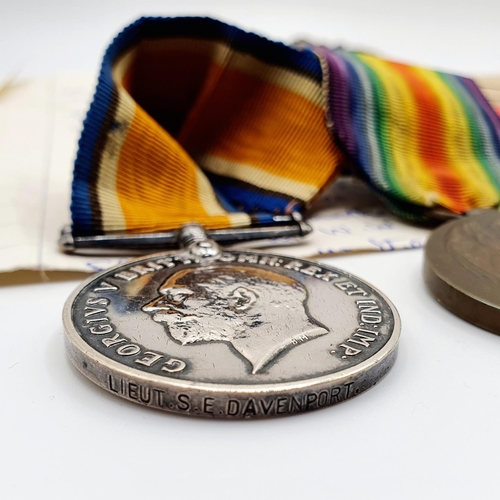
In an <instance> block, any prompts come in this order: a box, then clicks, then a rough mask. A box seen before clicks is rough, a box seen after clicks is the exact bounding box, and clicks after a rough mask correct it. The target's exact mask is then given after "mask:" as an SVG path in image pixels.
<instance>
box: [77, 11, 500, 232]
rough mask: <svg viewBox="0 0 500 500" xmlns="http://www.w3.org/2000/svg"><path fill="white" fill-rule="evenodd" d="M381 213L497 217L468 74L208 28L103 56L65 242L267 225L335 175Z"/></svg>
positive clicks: (498, 192)
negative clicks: (433, 211)
mask: <svg viewBox="0 0 500 500" xmlns="http://www.w3.org/2000/svg"><path fill="white" fill-rule="evenodd" d="M347 168H349V169H350V171H351V172H352V173H353V174H355V175H358V176H360V177H361V178H363V179H364V180H365V181H366V182H367V183H368V184H369V185H370V186H371V187H372V188H374V189H375V190H376V191H377V192H378V193H379V194H380V195H381V196H382V197H383V198H384V199H385V200H386V202H387V203H388V205H389V207H390V208H392V209H393V210H395V211H397V212H398V213H401V214H403V215H405V216H410V217H413V218H415V219H421V218H424V217H426V214H427V209H428V208H431V207H442V208H445V209H447V210H450V211H452V212H455V213H463V212H465V211H467V210H470V209H471V208H477V207H492V206H496V205H498V203H499V197H500V119H499V118H498V116H497V115H496V114H495V112H494V111H493V109H492V108H491V106H490V105H489V104H488V102H487V101H486V99H485V98H484V97H483V96H482V94H481V92H480V91H479V89H478V87H477V86H476V84H475V83H474V82H473V81H472V80H470V79H467V78H463V77H458V76H453V75H449V74H444V73H441V72H437V71H430V70H426V69H422V68H417V67H413V66H407V65H403V64H398V63H394V62H389V61H385V60H382V59H379V58H377V57H374V56H372V55H368V54H361V53H353V52H346V51H343V50H329V49H326V48H324V47H307V46H305V47H304V46H300V47H299V46H297V47H295V46H292V47H290V46H286V45H284V44H282V43H279V42H273V41H269V40H267V39H265V38H262V37H259V36H257V35H255V34H252V33H246V32H244V31H242V30H240V29H238V28H235V27H232V26H229V25H227V24H224V23H222V22H219V21H216V20H212V19H206V18H173V19H161V18H142V19H139V20H138V21H136V22H135V23H133V24H132V25H131V26H129V27H128V28H126V29H125V30H124V31H123V32H122V33H120V34H119V35H118V36H117V37H116V39H115V40H114V41H113V42H112V44H111V45H110V46H109V48H108V50H107V52H106V54H105V56H104V60H103V64H102V68H101V73H100V76H99V82H98V85H97V89H96V93H95V97H94V101H93V103H92V105H91V108H90V110H89V112H88V115H87V118H86V120H85V122H84V129H83V132H82V136H81V139H80V143H79V151H78V155H77V159H76V162H75V171H74V180H73V195H72V205H71V209H72V217H73V232H74V233H75V234H100V233H108V232H114V231H119V232H136V233H137V232H152V231H162V230H169V229H174V228H178V227H179V226H181V225H182V224H185V223H188V222H193V221H196V222H198V223H200V224H202V225H203V226H205V227H206V228H209V229H211V228H225V227H241V226H247V225H250V224H253V223H261V224H265V223H267V222H270V221H271V219H272V216H273V215H276V214H287V213H291V212H293V211H296V210H299V211H300V210H303V209H304V208H305V207H306V206H307V205H308V203H309V202H310V201H311V200H312V199H314V198H315V197H316V196H318V194H319V193H320V192H321V190H322V189H323V188H324V187H325V186H327V185H328V184H329V183H330V182H332V180H334V179H335V177H336V176H337V175H339V174H340V173H341V172H342V171H345V169H347Z"/></svg>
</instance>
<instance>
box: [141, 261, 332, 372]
mask: <svg viewBox="0 0 500 500" xmlns="http://www.w3.org/2000/svg"><path fill="white" fill-rule="evenodd" d="M158 294H159V295H158V297H156V298H155V299H153V300H152V301H151V302H149V303H147V304H146V305H144V306H143V307H142V310H143V311H144V312H146V313H148V314H150V315H151V316H152V318H153V320H154V321H156V322H157V323H161V324H163V326H164V327H165V329H166V331H167V333H168V334H169V335H170V337H171V338H172V339H173V340H174V341H176V342H178V343H180V344H181V345H183V346H187V345H192V344H198V343H207V342H225V343H227V344H229V345H230V346H231V347H232V348H233V349H234V350H235V351H236V353H237V354H238V355H239V356H241V357H242V358H243V359H244V360H246V361H247V362H248V363H250V365H251V373H253V374H256V373H259V372H260V371H262V370H263V369H264V368H265V367H266V366H267V365H268V364H269V363H271V362H272V361H275V360H277V359H278V358H279V357H280V356H284V355H286V352H288V351H289V350H290V349H293V348H294V347H296V346H298V345H300V344H303V343H304V342H308V341H311V340H313V339H315V338H317V337H320V336H322V335H326V334H327V333H328V332H329V330H328V329H327V328H326V327H325V326H324V325H322V324H321V323H320V322H318V321H317V320H315V319H314V318H312V317H311V315H310V313H309V311H308V307H307V300H308V295H307V290H306V288H305V287H304V285H302V284H301V283H300V282H298V281H297V280H295V279H293V278H291V277H289V276H286V275H283V274H279V273H276V272H274V271H271V270H267V269H259V268H253V267H246V266H219V267H217V266H214V267H208V268H187V269H183V270H180V271H177V272H176V273H174V274H172V275H171V276H170V277H168V278H167V279H166V281H165V282H164V283H163V284H162V285H161V286H160V288H159V289H158Z"/></svg>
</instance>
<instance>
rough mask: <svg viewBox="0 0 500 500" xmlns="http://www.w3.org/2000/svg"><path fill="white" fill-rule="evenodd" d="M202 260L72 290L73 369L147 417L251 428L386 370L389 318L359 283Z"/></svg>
mask: <svg viewBox="0 0 500 500" xmlns="http://www.w3.org/2000/svg"><path fill="white" fill-rule="evenodd" d="M208 245H210V243H208ZM200 248H201V247H200ZM204 249H205V250H206V248H204ZM198 250H199V249H198ZM208 253H210V252H208ZM200 255H201V254H200V253H198V254H196V253H190V252H189V251H188V250H185V251H180V252H175V253H170V254H161V255H153V256H149V257H146V258H142V259H138V260H136V261H132V262H129V263H127V264H125V265H120V266H118V267H115V268H113V269H110V270H108V271H105V272H104V273H101V274H100V275H98V276H96V277H93V278H91V279H90V280H88V281H87V282H86V283H84V284H83V285H81V286H80V287H79V288H78V289H77V290H76V291H75V293H74V294H73V296H72V297H70V298H69V299H68V301H67V303H66V306H65V311H64V325H65V331H66V340H67V347H68V352H69V355H70V358H71V360H72V361H73V363H74V364H75V366H76V367H77V368H78V369H79V370H80V371H81V372H82V373H83V374H84V375H85V376H86V377H88V378H89V379H90V380H92V381H93V382H95V383H96V384H97V385H99V386H101V387H102V388H104V389H106V390H108V391H110V392H112V393H113V394H115V395H117V396H120V397H123V398H126V399H128V400H130V401H133V402H135V403H139V404H143V405H145V406H149V407H152V408H159V409H162V410H167V411H173V412H177V413H182V414H186V415H196V416H206V417H218V418H259V417H270V416H279V415H286V414H293V413H298V412H303V411H309V410H316V409H319V408H323V407H327V406H331V405H333V404H336V403H340V402H342V401H345V400H346V399H349V398H351V397H353V396H356V395H357V394H360V393H361V392H363V391H365V390H366V389H368V388H370V387H371V386H373V385H374V384H376V383H377V382H378V381H379V380H380V379H381V378H382V377H383V376H384V375H385V374H386V373H387V371H388V370H389V369H390V367H391V366H392V364H393V363H394V360H395V357H396V347H397V342H398V338H399V331H400V323H399V317H398V314H397V312H396V310H395V308H394V306H392V304H391V303H390V302H389V301H388V300H387V299H386V298H385V297H384V296H383V294H381V293H380V292H379V291H377V290H376V289H374V288H373V287H372V286H370V285H369V284H367V283H365V282H364V281H362V280H360V279H359V278H356V277H355V276H352V275H349V274H347V273H345V272H343V271H341V270H339V269H334V268H331V267H328V266H324V265H321V264H317V263H312V262H307V261H302V260H297V259H292V258H288V257H283V256H276V255H269V254H263V253H262V254H261V253H253V252H236V251H220V252H219V251H217V252H216V253H213V254H210V255H208V256H207V257H203V256H200Z"/></svg>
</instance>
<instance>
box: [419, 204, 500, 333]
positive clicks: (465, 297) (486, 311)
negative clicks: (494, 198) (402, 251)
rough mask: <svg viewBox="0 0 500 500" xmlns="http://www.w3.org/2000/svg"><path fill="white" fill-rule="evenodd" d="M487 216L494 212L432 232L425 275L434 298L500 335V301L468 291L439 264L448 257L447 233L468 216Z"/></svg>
mask: <svg viewBox="0 0 500 500" xmlns="http://www.w3.org/2000/svg"><path fill="white" fill-rule="evenodd" d="M484 213H490V210H488V211H485V212H483V213H480V212H479V213H473V214H471V215H465V216H464V217H463V218H459V219H454V220H451V221H449V222H446V223H444V224H442V225H441V226H439V227H438V228H437V229H435V230H434V231H433V232H432V233H431V235H430V236H429V239H428V240H427V243H426V245H425V257H424V266H423V276H424V282H425V284H426V286H427V288H428V290H429V291H430V293H431V295H432V296H433V297H434V298H435V300H436V301H437V302H439V304H441V305H442V306H443V307H445V308H446V309H447V310H448V311H450V312H452V313H453V314H455V315H456V316H458V317H459V318H461V319H463V320H465V321H467V322H468V323H471V324H473V325H476V326H478V327H480V328H483V329H484V330H487V331H489V332H492V333H495V334H497V335H500V301H499V302H498V303H497V304H495V303H493V302H491V301H490V300H488V299H485V298H482V297H481V296H479V295H478V294H477V293H475V292H473V291H469V290H467V288H466V287H464V286H463V285H461V284H458V283H456V280H454V279H453V275H450V273H446V272H445V271H443V269H440V265H439V264H440V262H441V261H442V255H443V254H446V249H445V248H444V244H443V242H444V237H445V236H446V234H447V233H448V232H449V231H450V230H452V229H453V226H458V225H459V224H464V223H465V222H467V217H474V218H482V217H484V215H483V214H484ZM495 213H497V215H498V217H499V218H500V213H498V212H496V211H495ZM436 255H437V257H436ZM445 269H446V268H445ZM484 315H486V317H484Z"/></svg>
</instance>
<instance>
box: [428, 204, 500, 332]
mask: <svg viewBox="0 0 500 500" xmlns="http://www.w3.org/2000/svg"><path fill="white" fill-rule="evenodd" d="M424 278H425V282H426V284H427V286H428V287H429V290H430V291H431V293H432V295H433V296H434V297H435V298H436V300H437V301H438V302H439V303H440V304H442V305H443V306H444V307H446V308H447V309H449V310H450V311H451V312H453V313H454V314H456V315H457V316H460V317H461V318H463V319H465V320H466V321H468V322H469V323H473V324H474V325H477V326H479V327H481V328H484V329H485V330H489V331H491V332H493V333H497V334H500V213H499V212H497V211H494V210H476V211H474V212H471V213H470V214H469V215H467V216H465V217H462V218H460V219H455V220H453V221H450V222H447V223H446V224H443V225H442V226H440V227H439V228H438V229H436V230H435V231H434V232H433V233H432V234H431V236H430V238H429V240H428V242H427V245H426V247H425V267H424Z"/></svg>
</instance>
